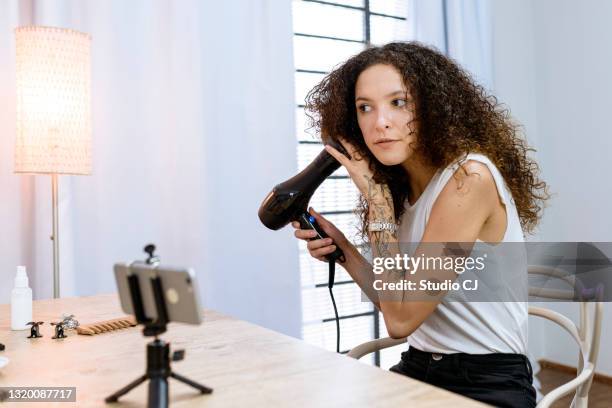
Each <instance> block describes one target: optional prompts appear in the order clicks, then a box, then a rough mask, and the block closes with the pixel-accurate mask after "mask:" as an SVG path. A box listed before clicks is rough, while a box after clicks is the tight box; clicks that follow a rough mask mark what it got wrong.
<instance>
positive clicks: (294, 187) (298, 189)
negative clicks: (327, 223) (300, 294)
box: [259, 143, 350, 287]
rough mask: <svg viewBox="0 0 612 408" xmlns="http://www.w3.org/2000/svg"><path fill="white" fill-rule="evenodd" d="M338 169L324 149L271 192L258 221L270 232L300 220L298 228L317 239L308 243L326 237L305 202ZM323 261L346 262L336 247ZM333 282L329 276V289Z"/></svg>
mask: <svg viewBox="0 0 612 408" xmlns="http://www.w3.org/2000/svg"><path fill="white" fill-rule="evenodd" d="M330 144H331V145H332V146H333V147H335V148H336V150H338V151H340V152H341V153H343V154H344V155H345V156H347V157H350V156H349V155H348V154H347V153H346V150H344V149H343V148H342V147H341V146H339V145H337V144H334V143H330ZM339 167H340V163H339V162H338V161H337V160H336V159H335V158H334V157H333V156H332V155H331V154H329V153H327V151H326V150H323V151H322V152H321V153H319V155H318V156H317V157H316V158H315V159H314V160H313V161H312V163H310V164H309V165H308V167H306V168H305V169H304V170H302V171H301V172H299V173H298V174H297V175H295V176H293V177H291V178H290V179H289V180H287V181H284V182H282V183H280V184H278V185H277V186H276V187H274V188H273V189H272V191H271V192H270V193H269V194H268V195H267V196H266V198H265V199H264V200H263V203H261V206H260V207H259V219H260V220H261V222H262V223H263V224H264V225H265V226H266V227H268V228H270V229H272V230H278V229H280V228H282V227H284V226H285V225H287V224H289V223H290V222H292V221H299V223H300V228H302V229H314V230H315V231H316V232H317V234H318V236H316V237H314V238H312V239H311V240H315V239H321V238H327V237H328V236H327V234H326V233H325V231H323V229H322V228H321V227H320V226H319V224H318V223H317V221H316V220H315V218H314V217H313V216H312V215H310V213H308V202H309V201H310V198H311V197H312V195H313V194H314V192H315V191H316V189H317V188H318V187H319V186H320V185H321V183H322V182H323V181H324V180H325V179H326V178H327V177H329V176H330V175H331V174H332V173H333V172H334V171H336V169H338V168H339ZM325 258H326V259H327V260H328V261H329V262H331V263H334V262H335V261H336V260H339V261H340V262H344V261H345V258H344V253H343V252H342V250H341V249H340V248H338V247H336V250H335V251H334V252H332V253H331V254H329V255H327V256H326V257H325ZM333 281H334V278H333V276H330V283H329V286H330V287H331V286H332V285H333Z"/></svg>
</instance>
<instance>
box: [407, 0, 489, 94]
mask: <svg viewBox="0 0 612 408" xmlns="http://www.w3.org/2000/svg"><path fill="white" fill-rule="evenodd" d="M413 11H414V16H415V33H416V39H417V40H419V41H422V42H424V43H427V44H431V45H434V46H436V47H437V48H438V49H439V50H440V51H442V52H444V53H445V54H446V55H448V56H450V57H451V58H453V59H455V60H456V61H457V62H459V63H460V64H461V66H462V67H464V68H465V69H467V71H468V72H469V73H470V74H472V75H473V77H474V79H475V80H476V81H477V82H478V83H479V84H481V85H483V86H484V87H485V88H487V89H493V85H494V84H493V45H492V44H493V30H492V16H491V0H413Z"/></svg>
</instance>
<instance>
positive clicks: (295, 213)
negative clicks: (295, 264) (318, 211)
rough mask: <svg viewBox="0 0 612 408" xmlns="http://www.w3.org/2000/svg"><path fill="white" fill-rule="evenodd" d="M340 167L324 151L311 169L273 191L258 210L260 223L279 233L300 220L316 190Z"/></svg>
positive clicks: (313, 162)
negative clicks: (283, 228) (292, 222)
mask: <svg viewBox="0 0 612 408" xmlns="http://www.w3.org/2000/svg"><path fill="white" fill-rule="evenodd" d="M339 167H340V163H339V162H338V161H337V160H336V159H335V158H334V157H333V156H332V155H330V154H329V153H327V151H326V150H323V151H322V152H321V153H319V155H318V156H317V157H316V158H315V159H314V160H313V161H312V163H310V164H309V165H308V167H306V168H305V169H304V170H302V171H301V172H299V173H298V174H297V175H295V176H293V177H292V178H290V179H289V180H287V181H284V182H282V183H281V184H279V185H277V186H276V187H274V188H273V189H272V191H271V192H270V193H269V194H268V195H267V196H266V198H265V199H264V200H263V202H262V203H261V206H260V207H259V213H258V214H259V219H260V220H261V222H262V223H263V224H264V225H265V226H266V227H268V228H270V229H272V230H278V229H281V228H282V227H284V226H285V225H287V224H289V223H290V222H291V221H295V220H298V219H299V217H300V215H301V214H302V213H304V212H306V210H307V208H308V202H309V201H310V197H312V195H313V193H314V192H315V191H316V189H317V188H318V187H319V186H320V185H321V183H322V182H323V181H324V180H325V179H326V178H327V177H329V175H331V174H332V173H333V172H334V171H336V169H338V168H339Z"/></svg>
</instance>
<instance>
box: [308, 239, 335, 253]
mask: <svg viewBox="0 0 612 408" xmlns="http://www.w3.org/2000/svg"><path fill="white" fill-rule="evenodd" d="M333 243H334V241H333V240H332V239H331V238H323V239H315V240H314V241H308V243H307V244H306V247H307V248H308V250H309V251H314V250H317V249H321V248H324V247H327V246H330V245H332V244H333Z"/></svg>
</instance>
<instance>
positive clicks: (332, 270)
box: [327, 260, 340, 353]
mask: <svg viewBox="0 0 612 408" xmlns="http://www.w3.org/2000/svg"><path fill="white" fill-rule="evenodd" d="M335 268H336V261H335V260H332V261H329V276H330V277H333V276H334V274H335ZM327 287H328V288H329V295H330V296H331V300H332V305H334V314H335V315H336V353H340V319H339V318H338V308H337V307H336V299H334V292H333V290H332V288H333V287H334V280H333V278H332V279H330V280H329V283H328V284H327Z"/></svg>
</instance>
